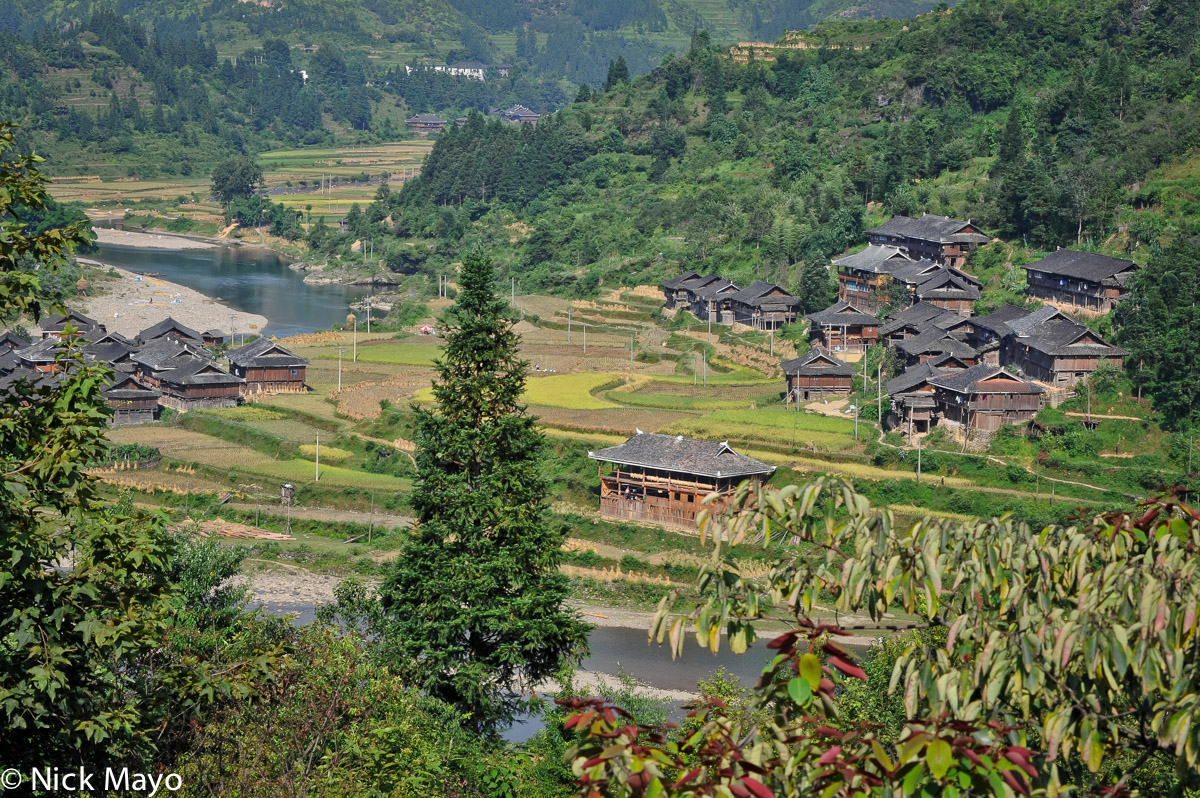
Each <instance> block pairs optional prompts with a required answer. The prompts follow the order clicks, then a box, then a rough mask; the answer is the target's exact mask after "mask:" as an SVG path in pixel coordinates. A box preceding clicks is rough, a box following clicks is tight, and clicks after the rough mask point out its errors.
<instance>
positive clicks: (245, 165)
mask: <svg viewBox="0 0 1200 798" xmlns="http://www.w3.org/2000/svg"><path fill="white" fill-rule="evenodd" d="M262 183H263V171H262V167H261V166H259V165H258V163H257V162H256V161H255V160H254V156H252V155H235V156H233V157H232V158H226V159H225V160H223V161H221V162H220V163H218V164H217V165H216V166H215V167H213V171H212V190H213V194H215V195H216V196H217V199H219V200H220V201H221V202H223V203H228V202H233V201H234V200H236V199H242V198H245V197H250V196H253V195H254V194H255V193H257V192H258V190H259V189H260V188H262Z"/></svg>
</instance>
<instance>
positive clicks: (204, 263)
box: [89, 245, 371, 338]
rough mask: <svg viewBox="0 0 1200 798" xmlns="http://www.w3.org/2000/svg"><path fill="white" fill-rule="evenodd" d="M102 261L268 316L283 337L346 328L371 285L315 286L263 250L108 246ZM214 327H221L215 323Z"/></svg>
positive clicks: (270, 329) (269, 324) (274, 331)
mask: <svg viewBox="0 0 1200 798" xmlns="http://www.w3.org/2000/svg"><path fill="white" fill-rule="evenodd" d="M89 257H94V258H95V259H96V260H99V261H102V262H104V263H108V264H111V265H113V266H118V267H120V268H122V269H129V270H131V271H136V272H154V273H156V274H159V275H161V276H162V278H163V279H164V280H167V281H169V282H172V283H178V284H179V285H184V286H187V287H188V288H191V289H193V290H195V291H199V292H200V293H202V294H204V295H206V296H209V297H212V298H214V299H220V300H221V301H222V302H224V303H225V304H227V305H229V306H230V307H232V308H234V309H236V310H242V311H246V312H248V313H258V314H260V315H263V316H266V317H267V326H266V328H265V330H264V332H265V333H266V334H267V335H275V336H279V337H280V338H283V337H286V336H289V335H297V334H299V333H306V332H313V331H315V330H327V329H329V328H330V327H333V326H335V325H340V324H342V323H343V322H344V321H345V320H346V314H347V313H349V312H350V304H351V303H352V302H357V301H358V300H360V299H362V298H364V297H366V296H367V295H368V294H369V293H370V292H371V289H370V288H368V287H365V286H349V285H338V284H332V285H309V284H308V283H306V282H304V275H303V273H301V272H294V271H292V270H291V269H289V268H288V267H287V263H286V262H285V261H284V260H283V259H282V258H280V257H279V255H277V254H276V253H274V252H272V251H271V250H268V249H261V248H258V247H213V248H211V249H185V250H159V249H138V248H135V247H123V246H118V245H103V246H101V247H100V251H99V253H98V254H96V255H94V256H89ZM214 326H216V324H215V322H214Z"/></svg>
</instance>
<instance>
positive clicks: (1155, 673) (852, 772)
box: [570, 478, 1200, 798]
mask: <svg viewBox="0 0 1200 798" xmlns="http://www.w3.org/2000/svg"><path fill="white" fill-rule="evenodd" d="M705 535H706V537H707V540H708V541H709V545H710V547H711V558H710V561H709V563H708V565H707V566H705V567H704V568H703V569H702V570H701V572H700V575H699V586H700V588H701V592H702V595H703V603H702V604H700V605H699V606H697V607H696V608H695V609H694V610H693V611H692V612H691V613H690V614H688V615H686V616H677V615H675V614H674V613H673V612H672V611H671V607H672V604H673V602H674V601H675V598H676V596H675V595H670V596H668V597H666V598H664V600H663V602H662V604H661V605H660V607H659V611H658V613H657V615H656V617H655V622H654V628H653V630H652V631H651V637H652V639H656V640H658V641H659V642H660V643H661V642H663V641H664V640H667V641H669V643H670V645H671V647H672V649H673V651H674V652H675V653H679V652H681V651H682V649H683V647H684V645H685V640H686V637H687V636H688V634H690V632H689V631H688V630H687V624H688V623H689V622H690V623H694V624H695V636H696V640H697V642H698V643H699V644H700V645H702V646H705V647H708V648H711V649H713V650H716V649H717V648H719V646H720V645H721V644H722V639H723V635H727V639H728V643H729V645H730V647H731V648H732V649H733V650H734V651H738V652H742V651H745V650H746V649H747V648H748V646H749V645H750V644H752V643H753V642H754V641H755V639H756V632H755V628H756V626H757V625H759V624H760V623H761V622H763V621H764V620H766V619H768V618H775V619H780V620H784V621H786V622H787V623H789V624H790V625H792V626H793V629H792V631H789V632H787V633H785V634H783V635H780V636H776V637H774V639H773V640H771V642H770V643H769V644H768V647H769V648H770V649H772V650H775V651H776V652H777V653H778V656H776V657H775V658H774V659H773V660H772V661H771V663H770V664H769V665H768V666H767V668H766V669H765V670H764V673H763V677H762V679H760V681H759V683H758V685H757V687H756V691H755V694H756V699H755V701H754V703H753V704H752V706H751V710H752V712H751V714H753V710H754V709H761V710H764V711H765V712H766V714H767V715H768V716H769V717H768V718H767V719H765V720H761V721H759V722H757V723H748V722H747V721H746V719H745V713H741V714H739V715H736V716H735V715H731V714H730V713H729V712H728V711H727V710H726V708H725V707H724V705H723V703H721V702H712V701H710V702H708V703H704V704H701V705H700V706H698V707H697V708H696V709H695V710H694V715H695V722H696V723H697V724H698V725H699V727H700V730H699V731H698V732H697V733H696V734H695V735H694V736H692V737H689V738H687V739H686V740H683V741H674V740H668V739H667V738H666V737H664V736H663V734H662V732H661V730H654V729H645V728H639V727H638V726H637V724H632V725H630V724H628V722H627V721H626V720H622V716H621V715H620V714H619V713H617V712H616V711H615V710H614V709H613V708H612V707H610V706H607V705H605V704H604V703H603V702H595V701H592V702H589V701H574V702H572V706H573V707H574V709H575V710H576V715H575V716H574V719H573V722H572V723H571V724H570V725H571V726H572V727H574V728H578V729H580V730H582V731H583V737H582V738H581V740H580V742H579V744H578V746H577V749H576V753H575V756H576V758H575V772H576V773H577V774H578V775H579V776H580V777H581V785H582V790H583V792H584V793H586V792H587V791H588V790H589V789H593V788H596V789H607V790H609V791H610V792H611V793H613V794H622V795H636V796H643V795H645V796H649V795H674V796H700V795H713V794H732V795H755V796H762V798H766V796H767V795H775V796H779V795H787V796H800V795H812V794H825V795H835V794H836V795H856V796H866V795H879V796H884V795H889V796H890V795H894V794H897V791H898V794H902V795H918V794H919V795H977V794H987V795H1014V794H1021V795H1030V794H1039V795H1060V794H1066V792H1067V791H1069V790H1071V789H1074V790H1077V791H1081V792H1083V793H1085V794H1087V793H1090V794H1105V795H1121V794H1127V792H1128V791H1129V790H1130V788H1131V787H1134V786H1141V787H1142V788H1144V789H1146V790H1147V791H1148V792H1149V793H1150V794H1165V793H1166V792H1169V791H1171V790H1172V789H1178V788H1182V787H1191V788H1195V787H1196V786H1198V785H1200V657H1197V656H1196V651H1197V648H1198V647H1200V624H1198V619H1200V572H1198V571H1200V558H1197V553H1198V552H1200V515H1198V514H1197V513H1196V512H1195V511H1194V510H1192V509H1191V508H1189V507H1186V506H1183V505H1179V504H1175V503H1173V502H1161V503H1151V504H1149V505H1147V506H1143V507H1141V508H1139V509H1138V512H1137V513H1135V514H1129V513H1123V512H1115V513H1111V514H1108V515H1101V516H1098V517H1096V518H1091V519H1081V520H1080V522H1079V523H1078V524H1075V525H1072V526H1068V527H1059V526H1048V527H1046V528H1043V529H1031V528H1029V527H1028V526H1026V525H1024V524H1018V523H1014V522H1013V521H1012V519H1011V518H1008V517H1000V518H993V519H990V520H983V519H980V520H972V521H935V520H931V519H928V518H927V519H924V520H921V521H918V522H916V523H913V524H911V525H899V524H897V523H896V522H895V519H894V518H893V517H892V515H891V513H890V511H878V510H875V509H873V508H871V507H870V506H869V504H868V503H867V502H866V500H865V499H863V497H861V496H860V495H858V494H857V493H855V491H854V489H853V487H852V486H851V485H850V484H849V483H847V482H845V481H842V480H838V479H834V478H823V479H819V480H816V481H815V482H812V483H809V484H807V485H792V486H788V487H785V488H782V489H779V490H775V489H769V488H768V489H751V488H750V487H749V486H748V485H743V486H742V487H741V489H740V490H739V491H738V494H737V497H736V500H735V502H734V504H733V507H732V509H731V511H730V514H729V515H728V516H727V517H720V518H712V519H709V520H708V521H707V524H706V527H705ZM746 546H767V547H777V548H778V549H779V555H778V558H777V560H776V562H775V564H774V566H773V568H772V569H771V570H770V571H769V573H768V574H766V575H765V576H764V577H762V578H752V577H751V576H749V575H748V574H746V573H745V571H744V570H743V567H742V563H744V562H746V560H744V558H742V557H741V554H742V551H743V550H744V548H745V547H746ZM899 613H903V614H905V615H907V616H908V617H910V618H913V619H914V620H912V621H905V620H903V619H902V618H900V617H897V614H899ZM843 619H845V620H843ZM905 627H911V628H921V629H929V630H933V631H939V630H940V631H941V632H942V633H941V634H921V635H910V636H908V637H907V638H903V639H902V643H901V644H900V646H899V647H898V648H899V650H893V651H892V652H891V654H890V657H891V659H892V660H893V662H894V665H893V667H892V669H891V673H890V679H889V684H888V689H889V691H897V692H898V694H899V695H902V696H903V717H904V720H903V728H902V731H901V732H900V733H899V735H898V736H892V737H891V738H889V737H888V735H887V727H884V726H881V725H877V724H875V723H871V722H860V723H855V724H849V725H847V724H845V723H843V722H842V721H840V720H839V712H838V708H839V702H840V701H841V700H842V698H843V697H844V696H845V691H844V689H843V686H844V685H845V684H846V683H847V682H854V681H858V680H866V679H867V678H868V676H867V674H866V673H865V672H864V671H863V669H862V668H860V667H859V666H858V665H857V664H856V663H855V658H854V656H853V655H852V654H851V653H850V651H849V649H847V648H846V646H845V644H844V642H843V641H844V636H845V635H846V634H848V633H849V632H850V631H851V630H853V629H864V630H871V631H874V630H888V629H890V630H895V629H903V628H905ZM889 714H890V713H889ZM858 717H859V718H860V719H861V717H862V716H861V714H859V716H858ZM879 720H880V721H883V720H885V718H884V717H881V718H879ZM893 734H894V732H893ZM668 773H672V774H679V775H678V776H677V777H676V776H674V775H673V776H672V777H671V778H667V775H666V774H668Z"/></svg>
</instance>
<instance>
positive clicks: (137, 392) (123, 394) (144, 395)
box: [101, 375, 158, 399]
mask: <svg viewBox="0 0 1200 798" xmlns="http://www.w3.org/2000/svg"><path fill="white" fill-rule="evenodd" d="M101 393H102V394H103V395H104V398H106V399H148V398H150V397H151V396H158V391H156V390H154V389H153V388H147V387H146V386H145V385H142V384H141V383H140V382H138V381H137V380H136V379H134V378H133V377H131V376H128V375H118V376H116V377H115V378H114V379H113V381H112V384H111V385H109V387H107V388H105V389H104V390H103V391H101Z"/></svg>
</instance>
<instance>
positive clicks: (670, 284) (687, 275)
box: [659, 269, 700, 289]
mask: <svg viewBox="0 0 1200 798" xmlns="http://www.w3.org/2000/svg"><path fill="white" fill-rule="evenodd" d="M699 276H700V273H699V272H697V271H693V270H692V269H688V270H687V271H685V272H684V273H683V274H681V275H679V276H678V277H672V278H671V279H670V280H664V281H663V282H661V283H659V285H660V286H662V287H663V288H666V289H673V288H675V287H676V286H678V285H679V284H680V283H683V282H685V281H687V280H691V279H693V278H696V277H699Z"/></svg>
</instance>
